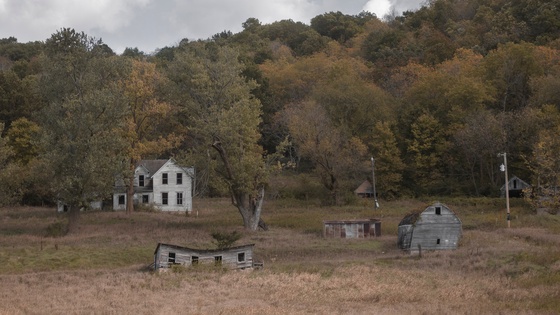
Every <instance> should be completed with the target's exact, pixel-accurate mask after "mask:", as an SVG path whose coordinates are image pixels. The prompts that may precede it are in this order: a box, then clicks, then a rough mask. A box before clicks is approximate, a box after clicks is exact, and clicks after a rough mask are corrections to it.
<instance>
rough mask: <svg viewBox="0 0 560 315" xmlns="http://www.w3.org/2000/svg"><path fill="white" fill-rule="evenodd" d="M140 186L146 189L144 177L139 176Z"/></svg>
mask: <svg viewBox="0 0 560 315" xmlns="http://www.w3.org/2000/svg"><path fill="white" fill-rule="evenodd" d="M138 186H140V187H144V175H140V176H138Z"/></svg>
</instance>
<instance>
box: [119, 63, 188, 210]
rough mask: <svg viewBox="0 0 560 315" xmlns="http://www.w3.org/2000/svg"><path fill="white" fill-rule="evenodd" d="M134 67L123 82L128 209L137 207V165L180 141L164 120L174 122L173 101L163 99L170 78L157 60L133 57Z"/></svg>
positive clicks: (121, 84)
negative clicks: (150, 60) (148, 60)
mask: <svg viewBox="0 0 560 315" xmlns="http://www.w3.org/2000/svg"><path fill="white" fill-rule="evenodd" d="M131 65H132V70H131V71H130V73H129V74H128V76H127V77H126V78H125V79H123V80H122V81H121V82H120V86H121V89H122V91H123V95H124V97H125V100H126V103H127V106H126V108H127V110H126V112H125V114H126V117H125V129H124V138H125V140H126V141H127V144H128V150H127V152H128V164H129V165H128V166H129V167H128V168H129V171H128V172H127V174H126V175H127V176H125V178H126V180H127V190H126V192H127V200H128V201H129V202H127V203H126V211H127V213H131V212H132V211H134V202H132V200H133V197H134V169H135V167H136V164H137V163H138V162H139V161H140V160H142V159H143V158H146V157H153V156H157V155H158V154H161V153H162V152H164V151H166V150H168V149H170V148H171V147H173V145H174V144H175V143H176V140H177V138H178V137H177V136H176V135H175V133H165V132H163V131H167V130H165V128H164V127H163V125H164V124H170V121H169V118H170V116H171V112H172V107H171V105H170V104H169V103H168V102H166V101H164V100H163V97H162V93H161V91H160V90H161V89H162V87H163V86H164V85H165V84H166V83H167V81H166V78H165V77H164V76H163V75H162V74H161V73H160V72H159V71H158V70H157V69H156V66H155V64H153V63H149V62H146V61H139V60H132V61H131Z"/></svg>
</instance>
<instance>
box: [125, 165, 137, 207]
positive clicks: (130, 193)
mask: <svg viewBox="0 0 560 315" xmlns="http://www.w3.org/2000/svg"><path fill="white" fill-rule="evenodd" d="M135 169H136V161H134V160H131V161H130V171H131V172H130V177H129V178H128V183H127V186H126V213H127V214H131V213H132V212H134V170H135Z"/></svg>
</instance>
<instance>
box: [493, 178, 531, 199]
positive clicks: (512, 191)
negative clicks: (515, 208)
mask: <svg viewBox="0 0 560 315" xmlns="http://www.w3.org/2000/svg"><path fill="white" fill-rule="evenodd" d="M527 188H531V185H529V184H528V183H527V182H525V181H524V180H522V179H521V178H519V177H517V176H512V177H511V178H510V179H509V181H508V191H509V196H510V197H511V198H521V197H523V190H524V189H527ZM500 195H501V197H502V198H504V197H505V196H506V185H505V184H504V185H503V186H502V187H501V188H500Z"/></svg>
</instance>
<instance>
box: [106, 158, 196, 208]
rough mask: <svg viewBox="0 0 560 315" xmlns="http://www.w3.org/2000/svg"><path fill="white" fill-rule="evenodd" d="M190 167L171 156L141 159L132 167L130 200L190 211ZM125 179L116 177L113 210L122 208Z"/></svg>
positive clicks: (192, 178)
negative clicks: (162, 158) (132, 183)
mask: <svg viewBox="0 0 560 315" xmlns="http://www.w3.org/2000/svg"><path fill="white" fill-rule="evenodd" d="M193 182H194V168H192V167H182V166H179V165H178V164H177V162H175V160H173V159H169V160H142V161H140V162H139V163H138V165H137V166H136V169H135V170H134V200H133V202H134V204H135V205H136V204H153V205H155V206H156V207H157V208H159V209H160V210H162V211H187V212H191V211H192V196H193ZM126 188H127V187H126V183H125V182H124V181H123V180H117V182H116V185H115V192H114V194H113V210H126V203H127V202H128V200H127V197H126Z"/></svg>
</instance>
